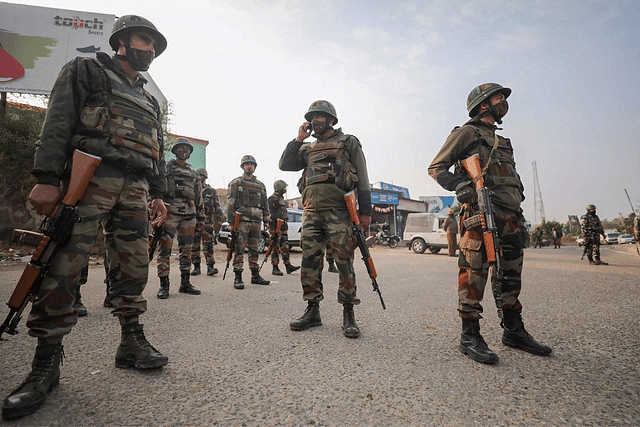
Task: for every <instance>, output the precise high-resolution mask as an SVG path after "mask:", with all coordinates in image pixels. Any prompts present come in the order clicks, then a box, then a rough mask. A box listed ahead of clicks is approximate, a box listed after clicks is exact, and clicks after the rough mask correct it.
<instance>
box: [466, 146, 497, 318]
mask: <svg viewBox="0 0 640 427" xmlns="http://www.w3.org/2000/svg"><path fill="white" fill-rule="evenodd" d="M460 163H461V164H462V166H463V167H464V168H465V170H466V171H467V173H468V174H469V177H470V178H471V179H472V180H473V182H474V184H475V189H476V193H477V195H478V207H479V210H480V222H481V226H482V240H483V242H484V248H485V253H486V255H487V262H489V263H490V264H492V275H493V278H494V280H493V283H492V284H493V297H494V299H495V302H496V308H497V310H498V316H499V317H500V318H501V319H502V316H503V314H502V289H501V283H502V280H503V279H504V273H503V271H502V267H501V265H500V256H501V255H502V250H501V249H500V243H499V235H498V227H497V226H496V223H495V218H494V208H493V202H492V200H491V196H492V195H493V193H492V192H491V190H489V189H488V188H487V187H485V185H484V178H483V173H482V165H481V164H480V156H479V155H478V154H474V155H472V156H470V157H468V158H466V159H464V160H462V161H461V162H460Z"/></svg>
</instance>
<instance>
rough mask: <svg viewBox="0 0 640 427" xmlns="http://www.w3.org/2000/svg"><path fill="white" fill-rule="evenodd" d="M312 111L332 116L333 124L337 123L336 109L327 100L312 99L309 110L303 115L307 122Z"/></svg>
mask: <svg viewBox="0 0 640 427" xmlns="http://www.w3.org/2000/svg"><path fill="white" fill-rule="evenodd" d="M313 113H324V114H327V115H329V116H331V117H333V124H334V125H335V124H337V123H338V116H337V115H336V109H335V108H334V107H333V104H331V103H330V102H329V101H324V100H322V99H320V100H318V101H314V102H313V103H312V104H311V106H310V107H309V111H307V114H305V115H304V119H305V120H306V121H308V122H310V121H311V118H312V116H313Z"/></svg>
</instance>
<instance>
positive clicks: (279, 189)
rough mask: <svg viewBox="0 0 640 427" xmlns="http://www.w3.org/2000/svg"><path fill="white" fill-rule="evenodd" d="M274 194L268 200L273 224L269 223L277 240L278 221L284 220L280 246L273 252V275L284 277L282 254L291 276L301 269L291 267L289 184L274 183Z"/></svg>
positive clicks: (281, 228)
mask: <svg viewBox="0 0 640 427" xmlns="http://www.w3.org/2000/svg"><path fill="white" fill-rule="evenodd" d="M273 190H274V191H273V194H272V195H271V196H269V198H268V199H267V203H268V205H269V213H270V214H271V222H270V223H269V232H270V233H271V235H272V236H273V238H276V236H275V233H276V227H277V223H278V220H279V219H280V220H282V221H283V224H282V225H281V226H280V237H278V238H279V241H278V244H277V245H276V246H275V247H274V248H273V250H272V251H271V266H272V269H271V274H273V275H274V276H282V275H283V273H282V271H280V269H279V268H278V263H279V262H280V257H279V256H278V253H282V263H283V264H284V268H285V270H286V271H287V274H291V273H293V272H294V271H297V270H299V269H300V267H299V266H294V265H291V260H290V256H289V233H288V230H289V226H288V224H287V223H288V221H289V214H288V213H287V203H286V202H285V201H284V195H285V193H286V192H287V183H286V182H284V181H283V180H281V179H279V180H277V181H276V182H274V183H273Z"/></svg>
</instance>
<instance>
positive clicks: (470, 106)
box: [467, 83, 511, 117]
mask: <svg viewBox="0 0 640 427" xmlns="http://www.w3.org/2000/svg"><path fill="white" fill-rule="evenodd" d="M496 92H502V94H503V95H504V98H505V99H507V98H508V97H509V95H511V89H509V88H508V87H502V86H500V85H499V84H498V83H485V84H481V85H480V86H477V87H475V88H474V89H473V90H472V91H471V93H470V94H469V96H468V97H467V111H468V112H469V117H475V116H477V115H478V108H477V107H478V106H479V105H480V104H481V103H482V102H483V101H485V100H486V99H489V98H490V97H491V95H493V94H494V93H496Z"/></svg>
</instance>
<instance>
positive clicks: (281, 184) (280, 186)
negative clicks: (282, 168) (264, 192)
mask: <svg viewBox="0 0 640 427" xmlns="http://www.w3.org/2000/svg"><path fill="white" fill-rule="evenodd" d="M285 188H287V183H286V182H285V181H283V180H281V179H279V180H277V181H276V182H274V183H273V189H274V190H275V191H280V190H284V189H285Z"/></svg>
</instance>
